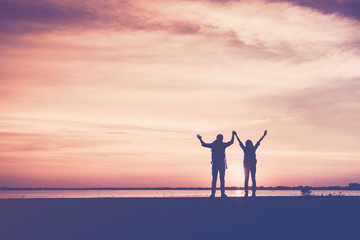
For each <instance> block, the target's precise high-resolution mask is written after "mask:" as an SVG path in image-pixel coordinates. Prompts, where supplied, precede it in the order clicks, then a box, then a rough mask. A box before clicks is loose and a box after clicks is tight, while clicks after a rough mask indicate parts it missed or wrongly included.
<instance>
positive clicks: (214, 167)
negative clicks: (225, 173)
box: [211, 164, 218, 197]
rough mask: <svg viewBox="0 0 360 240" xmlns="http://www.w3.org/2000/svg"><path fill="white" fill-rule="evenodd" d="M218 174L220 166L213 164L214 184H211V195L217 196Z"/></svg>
mask: <svg viewBox="0 0 360 240" xmlns="http://www.w3.org/2000/svg"><path fill="white" fill-rule="evenodd" d="M217 175H218V168H217V166H215V165H214V164H213V165H212V184H211V196H212V197H215V192H216V180H217Z"/></svg>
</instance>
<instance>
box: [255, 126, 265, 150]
mask: <svg viewBox="0 0 360 240" xmlns="http://www.w3.org/2000/svg"><path fill="white" fill-rule="evenodd" d="M266 134H267V130H265V131H264V135H263V136H262V137H261V138H260V139H259V141H257V143H256V145H255V147H258V146H259V145H260V142H261V141H262V140H263V139H264V137H265V136H266Z"/></svg>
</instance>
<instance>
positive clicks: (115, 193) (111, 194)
mask: <svg viewBox="0 0 360 240" xmlns="http://www.w3.org/2000/svg"><path fill="white" fill-rule="evenodd" d="M226 194H227V196H228V197H242V196H244V190H227V191H226ZM209 195H210V190H106V189H105V190H102V189H100V190H1V191H0V199H23V198H27V199H30V198H181V197H190V198H191V197H194V198H195V197H209ZM249 195H251V191H249ZM256 195H257V196H260V197H261V196H274V197H277V196H301V192H300V191H299V190H257V191H256ZM311 195H312V196H360V191H359V190H312V192H311ZM216 197H220V191H219V190H218V191H217V193H216Z"/></svg>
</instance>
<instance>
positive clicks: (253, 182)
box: [251, 166, 256, 197]
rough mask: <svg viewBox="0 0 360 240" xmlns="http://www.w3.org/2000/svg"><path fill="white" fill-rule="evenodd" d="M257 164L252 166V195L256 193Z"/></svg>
mask: <svg viewBox="0 0 360 240" xmlns="http://www.w3.org/2000/svg"><path fill="white" fill-rule="evenodd" d="M255 175H256V166H254V167H252V168H251V180H252V196H253V197H255V194H256V176H255Z"/></svg>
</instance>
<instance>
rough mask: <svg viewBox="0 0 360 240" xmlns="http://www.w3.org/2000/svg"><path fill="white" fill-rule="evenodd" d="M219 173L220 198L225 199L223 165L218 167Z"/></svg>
mask: <svg viewBox="0 0 360 240" xmlns="http://www.w3.org/2000/svg"><path fill="white" fill-rule="evenodd" d="M219 172H220V187H221V196H222V197H226V194H225V164H223V165H222V166H220V168H219Z"/></svg>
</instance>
